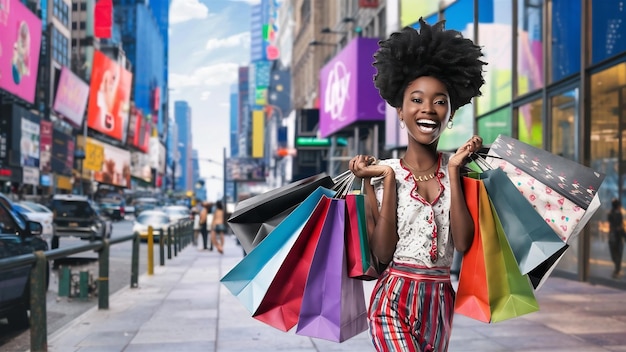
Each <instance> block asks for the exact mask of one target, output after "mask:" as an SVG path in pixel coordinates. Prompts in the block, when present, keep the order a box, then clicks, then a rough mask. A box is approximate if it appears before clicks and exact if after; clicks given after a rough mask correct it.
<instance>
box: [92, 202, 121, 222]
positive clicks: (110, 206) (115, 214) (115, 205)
mask: <svg viewBox="0 0 626 352" xmlns="http://www.w3.org/2000/svg"><path fill="white" fill-rule="evenodd" d="M98 205H99V206H100V210H101V211H102V212H103V213H104V215H106V216H108V217H109V218H110V219H111V220H124V217H125V216H126V204H125V202H124V199H121V198H119V199H115V198H104V199H101V200H100V201H99V202H98Z"/></svg>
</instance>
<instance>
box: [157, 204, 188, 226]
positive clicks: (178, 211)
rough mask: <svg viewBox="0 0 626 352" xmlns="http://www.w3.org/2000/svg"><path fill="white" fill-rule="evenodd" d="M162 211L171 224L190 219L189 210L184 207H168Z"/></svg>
mask: <svg viewBox="0 0 626 352" xmlns="http://www.w3.org/2000/svg"><path fill="white" fill-rule="evenodd" d="M163 210H164V211H165V213H167V215H168V216H169V217H170V219H171V220H172V222H178V221H182V220H191V219H192V217H191V210H189V208H187V207H186V206H184V205H168V206H166V207H163Z"/></svg>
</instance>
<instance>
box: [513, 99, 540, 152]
mask: <svg viewBox="0 0 626 352" xmlns="http://www.w3.org/2000/svg"><path fill="white" fill-rule="evenodd" d="M542 107H543V101H542V100H535V101H533V102H531V103H528V104H524V105H522V106H520V107H519V109H518V113H517V123H518V127H519V131H518V137H517V139H519V140H520V141H522V142H524V143H526V144H530V145H532V146H533V147H537V148H539V149H545V148H544V147H543V123H542V122H543V120H542V118H541V109H542Z"/></svg>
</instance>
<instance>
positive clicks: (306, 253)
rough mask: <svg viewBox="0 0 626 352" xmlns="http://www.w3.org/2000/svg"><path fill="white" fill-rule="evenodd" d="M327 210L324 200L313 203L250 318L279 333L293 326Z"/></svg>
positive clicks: (327, 202) (328, 199)
mask: <svg viewBox="0 0 626 352" xmlns="http://www.w3.org/2000/svg"><path fill="white" fill-rule="evenodd" d="M329 206H330V198H328V197H322V199H320V201H319V203H317V206H316V207H315V210H313V214H312V215H311V217H310V218H309V220H308V221H307V222H306V224H305V226H304V228H303V229H302V231H301V232H300V234H299V235H298V238H297V239H296V242H295V243H294V245H293V247H292V248H291V250H290V251H289V253H288V254H287V256H286V257H285V260H284V261H283V263H282V264H281V266H280V268H279V269H278V272H277V273H276V275H275V276H274V279H273V280H272V282H271V283H270V286H269V287H268V289H267V292H266V293H265V296H263V299H262V300H261V303H260V304H259V307H258V308H257V310H256V311H255V312H254V314H253V315H252V317H254V318H255V319H257V320H259V321H262V322H264V323H266V324H268V325H270V326H273V327H275V328H277V329H279V330H282V331H289V330H290V329H291V328H293V327H294V326H296V324H297V322H298V315H299V313H300V305H301V303H302V295H303V294H304V286H305V285H306V278H307V276H308V275H309V268H310V267H311V261H312V260H313V254H314V253H315V248H316V247H317V242H318V240H319V236H320V234H321V232H322V226H323V225H324V223H325V221H326V218H327V215H328V208H329Z"/></svg>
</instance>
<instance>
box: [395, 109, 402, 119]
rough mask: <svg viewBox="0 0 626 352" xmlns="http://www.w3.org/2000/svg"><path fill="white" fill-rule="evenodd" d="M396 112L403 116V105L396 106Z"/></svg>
mask: <svg viewBox="0 0 626 352" xmlns="http://www.w3.org/2000/svg"><path fill="white" fill-rule="evenodd" d="M396 113H397V114H398V116H399V117H400V118H402V107H399V108H396Z"/></svg>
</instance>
